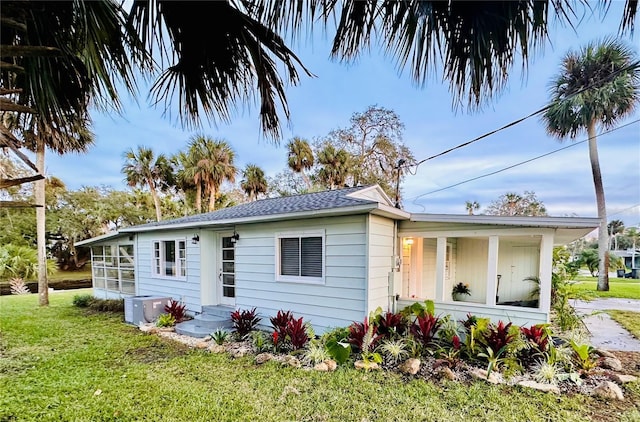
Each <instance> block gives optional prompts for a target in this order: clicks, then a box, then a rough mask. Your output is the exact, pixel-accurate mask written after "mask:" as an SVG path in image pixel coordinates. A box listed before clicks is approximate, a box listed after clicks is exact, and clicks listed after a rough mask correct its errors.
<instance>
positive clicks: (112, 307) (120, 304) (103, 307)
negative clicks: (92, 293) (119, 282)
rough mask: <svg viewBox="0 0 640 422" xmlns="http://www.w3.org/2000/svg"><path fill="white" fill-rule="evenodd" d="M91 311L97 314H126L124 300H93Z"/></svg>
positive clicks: (90, 304) (90, 306) (90, 305)
mask: <svg viewBox="0 0 640 422" xmlns="http://www.w3.org/2000/svg"><path fill="white" fill-rule="evenodd" d="M89 309H91V310H92V311H96V312H113V313H124V299H95V298H94V299H93V300H92V301H91V302H90V303H89Z"/></svg>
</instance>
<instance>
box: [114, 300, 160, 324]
mask: <svg viewBox="0 0 640 422" xmlns="http://www.w3.org/2000/svg"><path fill="white" fill-rule="evenodd" d="M170 301H171V298H170V297H163V296H132V297H128V298H125V299H124V320H125V322H128V323H129V324H133V325H140V324H145V323H147V322H153V321H155V320H156V318H158V316H160V315H161V314H164V313H165V311H164V307H165V305H168V304H169V302H170Z"/></svg>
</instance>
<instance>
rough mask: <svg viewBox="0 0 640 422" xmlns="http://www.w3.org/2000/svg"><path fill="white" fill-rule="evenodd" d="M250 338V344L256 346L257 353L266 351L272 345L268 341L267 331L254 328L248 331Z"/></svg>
mask: <svg viewBox="0 0 640 422" xmlns="http://www.w3.org/2000/svg"><path fill="white" fill-rule="evenodd" d="M249 337H250V338H251V344H253V347H255V348H256V350H257V351H258V353H262V352H266V351H268V350H269V349H271V347H272V345H271V344H270V343H269V338H268V336H267V333H265V332H264V331H260V330H254V331H251V332H250V333H249Z"/></svg>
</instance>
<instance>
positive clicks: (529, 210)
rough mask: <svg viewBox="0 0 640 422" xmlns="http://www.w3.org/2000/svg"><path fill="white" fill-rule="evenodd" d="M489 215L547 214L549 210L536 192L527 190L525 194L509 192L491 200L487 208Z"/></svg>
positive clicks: (486, 211)
mask: <svg viewBox="0 0 640 422" xmlns="http://www.w3.org/2000/svg"><path fill="white" fill-rule="evenodd" d="M484 213H485V214H488V215H504V216H545V215H547V210H546V208H545V206H544V204H543V203H542V201H540V200H539V199H538V198H537V197H536V194H535V192H530V191H525V192H524V194H523V195H520V194H518V193H515V192H507V193H505V194H504V195H500V197H499V198H498V199H496V200H495V201H493V202H491V204H489V206H488V207H487V208H486V209H485V212H484Z"/></svg>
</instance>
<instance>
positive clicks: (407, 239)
mask: <svg viewBox="0 0 640 422" xmlns="http://www.w3.org/2000/svg"><path fill="white" fill-rule="evenodd" d="M404 244H405V245H406V246H411V245H413V237H405V239H404Z"/></svg>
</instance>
